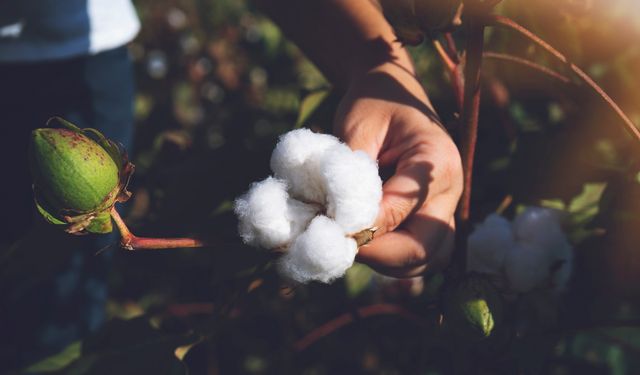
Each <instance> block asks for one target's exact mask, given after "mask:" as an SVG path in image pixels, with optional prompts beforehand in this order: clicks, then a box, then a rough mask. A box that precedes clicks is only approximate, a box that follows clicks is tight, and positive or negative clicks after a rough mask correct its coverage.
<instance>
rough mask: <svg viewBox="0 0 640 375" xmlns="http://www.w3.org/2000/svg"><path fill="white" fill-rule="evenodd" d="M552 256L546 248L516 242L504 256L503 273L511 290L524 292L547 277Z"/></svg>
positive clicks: (541, 282)
mask: <svg viewBox="0 0 640 375" xmlns="http://www.w3.org/2000/svg"><path fill="white" fill-rule="evenodd" d="M552 262H553V258H552V257H551V255H550V252H549V250H548V249H545V248H542V247H540V246H538V245H535V244H531V243H526V242H522V243H516V245H515V246H514V247H513V248H511V250H510V251H509V252H507V255H506V257H505V265H504V266H505V274H506V276H507V279H508V281H509V286H510V287H511V290H513V291H515V292H519V293H526V292H528V291H530V290H532V289H533V288H535V287H537V286H539V285H541V284H543V283H544V282H545V281H546V280H547V279H548V278H549V272H550V270H551V265H552Z"/></svg>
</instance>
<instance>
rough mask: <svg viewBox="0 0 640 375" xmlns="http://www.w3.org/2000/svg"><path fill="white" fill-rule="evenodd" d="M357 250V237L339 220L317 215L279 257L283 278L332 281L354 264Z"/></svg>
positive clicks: (298, 280) (301, 281)
mask: <svg viewBox="0 0 640 375" xmlns="http://www.w3.org/2000/svg"><path fill="white" fill-rule="evenodd" d="M357 250H358V248H357V245H356V242H355V240H353V239H352V238H348V237H346V236H345V233H344V231H343V230H342V228H340V226H339V225H338V224H336V222H334V221H333V220H331V219H329V218H328V217H326V216H317V217H316V218H314V219H313V220H312V221H311V224H309V227H308V228H307V230H306V231H305V232H304V233H302V234H301V235H300V236H299V237H298V238H297V239H296V240H295V241H294V242H293V244H292V245H291V247H290V248H289V251H288V252H287V253H286V254H285V255H284V256H283V257H282V258H281V259H280V262H279V264H278V268H279V271H280V273H281V274H282V275H283V276H284V277H286V278H289V279H291V280H294V281H297V282H300V283H306V282H309V281H312V280H317V281H321V282H323V283H330V282H331V281H333V280H335V279H336V278H339V277H341V276H343V275H344V273H345V272H346V270H347V269H348V268H349V267H351V265H352V264H353V261H354V259H355V256H356V253H357Z"/></svg>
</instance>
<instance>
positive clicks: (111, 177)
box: [30, 128, 118, 212]
mask: <svg viewBox="0 0 640 375" xmlns="http://www.w3.org/2000/svg"><path fill="white" fill-rule="evenodd" d="M30 156H31V158H30V161H31V174H32V177H33V183H34V185H35V186H36V188H38V190H39V191H40V192H41V193H42V196H43V198H44V199H46V201H47V202H48V203H49V204H50V205H51V206H53V207H55V208H61V209H71V210H76V211H80V212H84V211H90V210H93V209H96V208H97V207H99V206H100V205H101V204H102V203H103V202H104V200H105V198H108V197H109V194H110V193H111V192H112V191H113V190H114V189H115V188H116V186H117V185H118V167H117V166H116V164H115V163H114V161H113V160H112V159H111V157H110V156H109V154H108V153H107V152H106V151H105V150H104V149H103V148H102V147H100V145H98V144H97V143H96V142H94V141H93V140H91V139H89V138H88V137H86V136H84V135H83V134H80V133H76V132H73V131H71V130H67V129H52V128H44V129H36V130H34V131H33V133H32V135H31V147H30Z"/></svg>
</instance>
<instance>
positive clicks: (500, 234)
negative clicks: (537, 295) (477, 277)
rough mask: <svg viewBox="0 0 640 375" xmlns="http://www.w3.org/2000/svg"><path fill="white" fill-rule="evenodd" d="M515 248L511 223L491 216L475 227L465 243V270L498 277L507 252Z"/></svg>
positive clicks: (500, 217)
mask: <svg viewBox="0 0 640 375" xmlns="http://www.w3.org/2000/svg"><path fill="white" fill-rule="evenodd" d="M514 246H515V241H514V238H513V231H512V229H511V223H510V222H509V221H508V220H507V219H505V218H504V217H502V216H500V215H498V214H491V215H489V216H487V218H486V219H485V220H484V222H482V223H481V224H479V225H478V226H476V228H475V230H474V231H473V232H472V233H471V235H470V236H469V239H468V242H467V270H469V271H475V272H480V273H487V274H493V275H499V274H501V273H502V266H503V265H504V260H505V256H506V254H507V252H508V251H509V250H510V249H511V248H513V247H514Z"/></svg>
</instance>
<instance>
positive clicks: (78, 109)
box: [0, 47, 134, 370]
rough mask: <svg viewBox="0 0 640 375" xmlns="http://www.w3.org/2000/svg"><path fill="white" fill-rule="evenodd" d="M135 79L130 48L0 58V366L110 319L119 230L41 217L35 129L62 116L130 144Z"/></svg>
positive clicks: (42, 352)
mask: <svg viewBox="0 0 640 375" xmlns="http://www.w3.org/2000/svg"><path fill="white" fill-rule="evenodd" d="M133 95H134V80H133V71H132V66H131V61H130V59H129V56H128V51H127V49H126V47H121V48H117V49H115V50H111V51H107V52H103V53H99V54H97V55H94V56H85V57H78V58H74V59H69V60H64V61H52V62H41V63H20V64H18V63H16V64H13V63H11V64H7V63H2V64H0V121H1V122H2V129H1V131H2V136H1V137H0V139H1V145H0V156H1V157H0V163H1V165H2V169H1V175H2V177H0V186H1V189H2V193H1V194H0V197H1V199H2V201H1V202H2V206H1V207H2V211H3V213H4V215H3V219H2V225H1V226H0V370H3V369H7V368H15V367H18V366H23V365H25V364H26V363H29V362H30V361H33V360H35V359H37V358H39V357H41V356H43V355H48V354H51V353H53V352H55V351H57V350H60V349H61V348H63V347H64V346H65V345H67V344H69V343H70V342H72V341H74V340H77V339H79V338H81V337H82V336H83V335H86V334H87V333H88V332H91V331H93V330H95V329H97V328H98V327H99V326H100V325H101V323H102V322H103V320H104V305H105V301H106V298H107V289H106V277H107V269H108V258H109V252H105V253H103V254H101V255H99V256H95V253H96V252H97V251H98V250H99V249H100V248H101V247H104V246H108V245H109V242H110V241H111V242H113V241H115V238H114V237H113V236H87V237H75V236H70V235H67V234H65V233H59V232H58V230H57V229H53V228H50V227H49V226H47V225H45V224H44V223H43V222H42V221H41V220H39V219H38V218H37V216H35V215H34V205H33V200H32V191H31V182H30V176H29V168H28V161H27V160H28V159H27V144H28V140H29V134H30V132H31V131H32V130H33V129H35V128H38V127H44V126H45V123H46V121H47V119H49V118H50V117H52V116H61V117H63V118H65V119H67V120H69V121H71V122H72V123H75V124H76V125H78V126H80V127H92V128H96V129H98V130H100V131H102V132H103V133H104V134H105V135H106V136H107V137H109V138H111V139H113V140H116V141H118V142H120V143H122V144H123V145H124V146H125V147H127V148H128V147H130V146H131V144H132V136H133Z"/></svg>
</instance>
